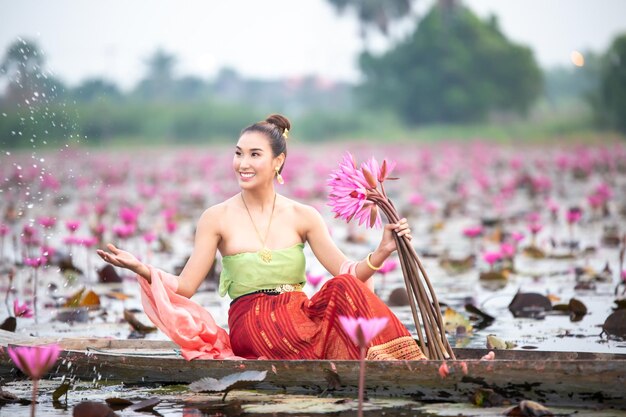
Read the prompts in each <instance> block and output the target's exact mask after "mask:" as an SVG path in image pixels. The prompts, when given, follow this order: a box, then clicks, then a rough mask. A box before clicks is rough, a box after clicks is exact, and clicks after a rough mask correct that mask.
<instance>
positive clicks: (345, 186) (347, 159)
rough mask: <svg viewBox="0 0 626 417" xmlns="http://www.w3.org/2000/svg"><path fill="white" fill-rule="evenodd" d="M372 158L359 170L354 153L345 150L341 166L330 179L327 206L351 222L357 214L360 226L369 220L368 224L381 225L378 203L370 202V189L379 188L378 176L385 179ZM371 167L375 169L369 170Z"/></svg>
mask: <svg viewBox="0 0 626 417" xmlns="http://www.w3.org/2000/svg"><path fill="white" fill-rule="evenodd" d="M372 161H373V158H372V160H370V162H368V163H365V164H363V168H362V169H358V168H357V167H356V163H355V162H354V158H353V157H352V155H351V154H350V153H346V155H345V156H344V159H343V161H342V162H340V164H339V168H338V169H336V170H334V171H332V172H331V176H330V179H329V180H328V185H329V186H330V187H331V191H330V195H329V203H328V205H329V206H331V207H332V211H333V212H334V213H335V215H336V217H340V218H342V219H345V220H346V221H348V222H350V221H351V220H352V219H353V218H354V217H356V218H357V219H359V225H361V224H363V223H364V222H366V221H367V223H366V226H368V227H374V226H376V227H381V226H382V220H381V218H380V213H379V212H378V209H377V206H376V205H375V204H373V203H372V202H370V201H367V192H368V190H370V189H374V188H376V179H375V178H376V176H380V177H381V178H383V174H382V172H381V170H380V169H378V167H377V166H376V165H375V164H374V162H375V161H374V162H372ZM370 169H371V170H373V171H375V172H370V171H369V170H370ZM386 174H387V173H385V175H386ZM366 175H367V178H366Z"/></svg>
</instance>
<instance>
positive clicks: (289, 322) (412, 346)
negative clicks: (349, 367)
mask: <svg viewBox="0 0 626 417" xmlns="http://www.w3.org/2000/svg"><path fill="white" fill-rule="evenodd" d="M339 316H349V317H365V318H373V317H388V318H389V323H388V324H387V326H386V327H385V329H384V330H383V331H382V332H380V333H379V334H378V336H376V337H375V338H374V339H373V340H372V343H371V346H370V347H369V349H368V351H367V359H374V360H388V359H404V360H415V359H426V357H425V356H424V354H423V353H422V352H421V350H420V348H419V347H418V345H417V343H416V342H415V340H414V339H413V337H412V336H411V334H410V333H409V331H408V330H407V329H406V327H405V326H404V325H403V324H402V323H401V322H400V320H398V318H397V317H396V316H395V314H393V312H391V310H389V307H387V305H386V304H385V303H384V302H383V301H382V300H381V299H380V298H378V296H376V294H374V293H373V292H372V291H370V290H369V289H368V288H367V287H366V286H365V284H363V283H362V282H361V281H359V280H358V279H357V278H355V277H354V276H352V275H348V274H345V275H339V276H336V277H334V278H333V279H331V280H329V281H328V282H326V284H324V286H323V287H322V288H321V289H320V290H319V291H318V292H317V293H316V294H315V295H314V296H313V297H312V298H311V299H309V298H308V297H307V296H306V294H304V293H303V292H302V291H294V292H286V293H283V294H279V295H269V294H264V293H255V294H249V295H245V296H243V297H240V298H238V299H236V300H235V301H234V302H233V303H232V304H231V307H230V310H229V312H228V326H229V327H230V341H231V345H232V349H233V352H234V353H235V355H237V356H241V357H244V358H249V359H256V358H267V359H358V358H359V349H358V347H357V346H356V345H355V344H354V342H352V340H351V339H350V338H349V337H348V335H347V334H346V332H345V331H344V330H343V328H342V327H341V323H340V322H339Z"/></svg>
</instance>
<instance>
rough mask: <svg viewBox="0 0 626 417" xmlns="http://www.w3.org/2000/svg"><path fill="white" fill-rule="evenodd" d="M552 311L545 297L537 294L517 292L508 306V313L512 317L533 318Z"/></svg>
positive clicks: (550, 304)
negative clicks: (509, 312)
mask: <svg viewBox="0 0 626 417" xmlns="http://www.w3.org/2000/svg"><path fill="white" fill-rule="evenodd" d="M550 310H552V303H551V302H550V300H549V299H548V297H546V296H545V295H541V294H538V293H532V292H529V293H521V292H518V293H517V294H515V297H513V300H511V303H510V304H509V311H511V313H513V316H514V317H534V318H540V317H543V316H545V312H546V311H550Z"/></svg>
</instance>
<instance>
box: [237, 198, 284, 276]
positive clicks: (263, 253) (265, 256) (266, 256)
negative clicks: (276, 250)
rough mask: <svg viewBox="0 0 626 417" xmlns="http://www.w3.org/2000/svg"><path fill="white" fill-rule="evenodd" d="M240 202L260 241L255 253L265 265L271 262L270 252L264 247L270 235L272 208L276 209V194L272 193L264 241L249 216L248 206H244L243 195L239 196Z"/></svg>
mask: <svg viewBox="0 0 626 417" xmlns="http://www.w3.org/2000/svg"><path fill="white" fill-rule="evenodd" d="M241 201H243V206H244V207H245V208H246V211H247V212H248V216H249V217H250V221H251V222H252V226H254V231H255V232H256V235H257V236H258V238H259V240H260V241H261V245H262V247H261V249H260V250H259V251H258V252H257V253H258V254H259V257H260V258H261V260H262V261H263V262H265V263H267V264H268V263H270V262H272V251H271V250H269V249H268V248H267V246H265V241H266V240H267V236H268V235H269V233H270V226H272V217H273V216H274V207H276V193H274V202H273V203H272V212H271V213H270V221H269V223H268V224H267V230H266V231H265V239H263V238H262V237H261V233H259V229H257V227H256V224H254V220H252V215H251V214H250V210H249V209H248V205H247V204H246V200H245V199H244V198H243V194H241Z"/></svg>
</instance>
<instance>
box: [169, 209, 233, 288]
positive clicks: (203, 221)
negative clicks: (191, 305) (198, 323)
mask: <svg viewBox="0 0 626 417" xmlns="http://www.w3.org/2000/svg"><path fill="white" fill-rule="evenodd" d="M219 210H220V207H219V206H213V207H210V208H208V209H206V210H205V211H204V213H202V216H200V220H198V224H197V225H196V237H195V240H194V245H193V251H192V253H191V256H190V257H189V260H188V261H187V263H186V264H185V267H184V268H183V271H182V272H181V273H180V276H179V277H178V290H177V291H176V292H177V293H178V294H180V295H182V296H185V297H187V298H190V297H191V296H192V295H194V294H195V293H196V291H197V290H198V287H199V286H200V284H201V283H202V281H203V280H204V279H205V278H206V275H207V274H208V273H209V270H210V269H211V265H213V262H214V261H215V254H216V252H217V245H218V244H219V242H220V233H219V229H218V224H219V222H218V221H217V219H219V218H221V217H222V216H220V215H219V214H218V213H217V212H218V211H219Z"/></svg>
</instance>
